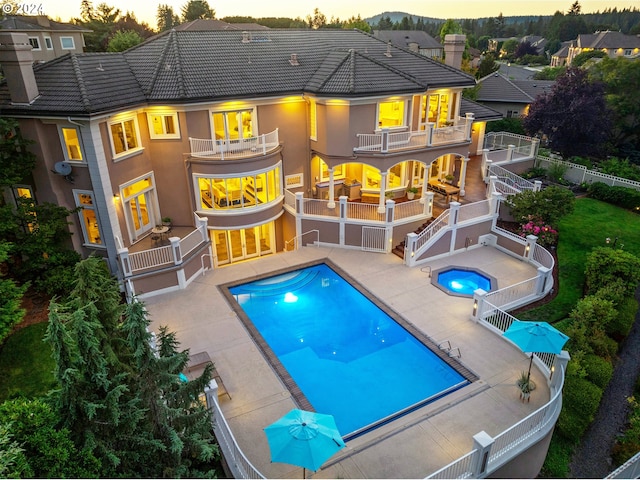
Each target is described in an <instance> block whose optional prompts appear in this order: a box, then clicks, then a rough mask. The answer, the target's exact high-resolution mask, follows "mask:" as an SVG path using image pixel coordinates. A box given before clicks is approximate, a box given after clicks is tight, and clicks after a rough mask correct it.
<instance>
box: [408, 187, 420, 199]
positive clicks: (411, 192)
mask: <svg viewBox="0 0 640 480" xmlns="http://www.w3.org/2000/svg"><path fill="white" fill-rule="evenodd" d="M416 193H418V189H417V188H416V187H409V188H407V198H408V199H409V200H413V199H414V197H415V196H416Z"/></svg>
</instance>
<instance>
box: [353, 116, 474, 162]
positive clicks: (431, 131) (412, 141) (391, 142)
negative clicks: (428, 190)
mask: <svg viewBox="0 0 640 480" xmlns="http://www.w3.org/2000/svg"><path fill="white" fill-rule="evenodd" d="M472 123H473V116H472V115H469V116H467V117H465V118H459V119H458V121H457V122H455V123H454V124H453V125H449V126H445V127H441V128H436V126H435V124H433V123H429V124H427V129H426V130H416V131H412V130H405V129H403V130H400V131H399V130H398V129H389V128H383V129H382V130H380V131H377V132H375V133H359V134H358V135H357V137H358V146H357V147H354V149H353V151H354V152H356V153H358V152H371V153H391V152H398V151H402V150H418V149H423V148H431V147H439V146H442V145H455V144H458V143H465V142H470V141H471V124H472Z"/></svg>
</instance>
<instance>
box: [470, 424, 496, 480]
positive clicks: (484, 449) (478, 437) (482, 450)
mask: <svg viewBox="0 0 640 480" xmlns="http://www.w3.org/2000/svg"><path fill="white" fill-rule="evenodd" d="M493 443H494V439H493V438H492V437H491V435H489V434H488V433H487V432H485V431H484V430H483V431H482V432H480V433H476V434H475V435H474V436H473V447H471V450H472V451H473V450H475V451H476V454H475V455H474V456H473V459H472V460H471V465H470V470H471V478H485V477H486V476H487V464H488V463H489V455H490V454H491V447H492V446H493Z"/></svg>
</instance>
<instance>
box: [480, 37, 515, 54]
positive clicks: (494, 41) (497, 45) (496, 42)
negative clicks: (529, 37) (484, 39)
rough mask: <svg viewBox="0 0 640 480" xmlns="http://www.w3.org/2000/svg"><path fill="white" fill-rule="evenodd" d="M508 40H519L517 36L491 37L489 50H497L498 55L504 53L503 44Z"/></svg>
mask: <svg viewBox="0 0 640 480" xmlns="http://www.w3.org/2000/svg"><path fill="white" fill-rule="evenodd" d="M507 40H518V39H517V38H516V37H497V38H490V39H489V42H488V45H487V50H488V51H490V52H495V53H497V54H498V55H500V54H501V53H502V44H503V43H504V42H506V41H507Z"/></svg>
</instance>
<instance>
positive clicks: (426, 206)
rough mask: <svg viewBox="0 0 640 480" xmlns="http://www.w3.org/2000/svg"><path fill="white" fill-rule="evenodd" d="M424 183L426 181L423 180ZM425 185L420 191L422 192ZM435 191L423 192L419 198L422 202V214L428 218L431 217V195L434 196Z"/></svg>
mask: <svg viewBox="0 0 640 480" xmlns="http://www.w3.org/2000/svg"><path fill="white" fill-rule="evenodd" d="M425 185H426V182H425ZM425 188H426V187H423V189H422V191H423V193H424V189H425ZM434 195H435V193H434V192H426V193H424V196H423V197H422V198H420V201H421V202H424V214H425V215H426V216H428V217H429V218H432V217H433V197H434Z"/></svg>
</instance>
